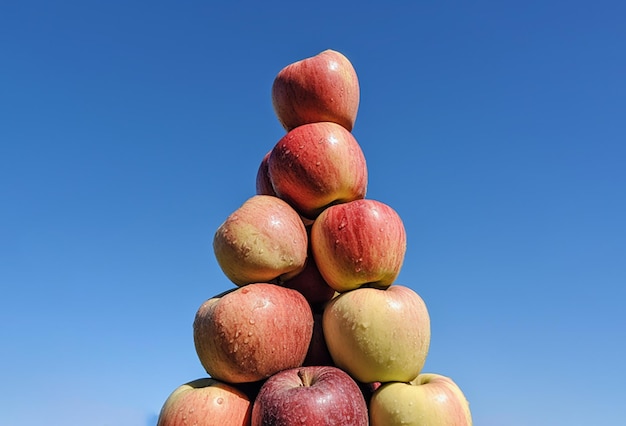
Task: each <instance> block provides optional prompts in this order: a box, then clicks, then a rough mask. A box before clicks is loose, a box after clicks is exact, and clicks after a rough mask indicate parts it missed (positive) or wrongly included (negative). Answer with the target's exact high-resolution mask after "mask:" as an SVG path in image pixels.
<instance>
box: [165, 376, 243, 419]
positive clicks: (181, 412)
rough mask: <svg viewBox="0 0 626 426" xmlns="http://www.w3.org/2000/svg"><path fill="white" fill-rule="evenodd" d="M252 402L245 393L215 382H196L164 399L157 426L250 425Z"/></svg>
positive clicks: (202, 380) (201, 380) (182, 386)
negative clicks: (192, 425)
mask: <svg viewBox="0 0 626 426" xmlns="http://www.w3.org/2000/svg"><path fill="white" fill-rule="evenodd" d="M251 412H252V403H251V402H250V399H248V397H247V396H246V394H245V393H243V392H242V391H240V390H239V389H237V388H235V387H234V386H231V385H229V384H227V383H223V382H220V381H218V380H215V379H210V378H203V379H198V380H194V381H192V382H189V383H185V384H184V385H181V386H179V387H178V388H176V389H175V390H174V391H173V392H172V393H171V394H170V396H169V397H168V398H167V399H166V400H165V403H164V404H163V407H162V408H161V412H160V414H159V420H158V422H157V426H185V425H191V424H194V425H209V424H219V425H224V426H226V425H230V426H237V425H238V426H246V425H249V424H250V414H251Z"/></svg>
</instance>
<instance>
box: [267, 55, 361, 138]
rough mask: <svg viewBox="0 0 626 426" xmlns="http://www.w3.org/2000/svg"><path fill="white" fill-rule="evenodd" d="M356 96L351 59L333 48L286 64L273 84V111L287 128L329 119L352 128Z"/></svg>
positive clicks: (355, 113)
mask: <svg viewBox="0 0 626 426" xmlns="http://www.w3.org/2000/svg"><path fill="white" fill-rule="evenodd" d="M359 98H360V89H359V80H358V77H357V74H356V71H355V70H354V67H353V66H352V63H351V62H350V61H349V60H348V58H346V57H345V56H344V55H343V54H341V53H339V52H337V51H334V50H325V51H323V52H321V53H319V54H318V55H316V56H313V57H310V58H306V59H303V60H301V61H297V62H294V63H292V64H290V65H287V66H286V67H285V68H283V69H282V70H281V71H280V72H279V73H278V75H277V76H276V78H275V79H274V83H273V85H272V105H273V107H274V112H275V113H276V116H277V118H278V121H280V123H281V124H282V126H283V127H284V128H285V129H286V130H287V131H289V130H292V129H294V128H296V127H298V126H301V125H303V124H308V123H316V122H319V121H332V122H334V123H337V124H340V125H341V126H343V127H345V128H346V130H348V131H352V128H353V127H354V122H355V121H356V116H357V112H358V109H359V100H360V99H359Z"/></svg>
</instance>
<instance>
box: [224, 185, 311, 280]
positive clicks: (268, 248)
mask: <svg viewBox="0 0 626 426" xmlns="http://www.w3.org/2000/svg"><path fill="white" fill-rule="evenodd" d="M307 250H308V236H307V232H306V229H305V227H304V223H303V222H302V220H301V219H300V216H299V215H298V213H297V212H296V211H295V210H294V209H293V208H291V207H290V206H289V205H288V204H287V203H286V202H284V201H283V200H281V199H280V198H277V197H273V196H269V195H255V196H253V197H251V198H249V199H248V200H246V202H244V203H243V204H242V205H241V207H239V208H238V209H237V210H236V211H234V212H233V213H232V214H231V215H230V216H229V217H228V218H227V219H226V220H225V221H224V223H222V224H221V225H220V226H219V228H218V229H217V231H216V232H215V236H214V238H213V251H214V253H215V257H216V259H217V262H218V264H219V265H220V267H221V268H222V271H223V272H224V274H225V275H226V276H227V277H228V278H229V279H230V280H231V281H232V282H233V283H235V284H236V285H238V286H242V285H246V284H250V283H257V282H271V281H273V280H277V279H278V280H280V279H288V278H290V277H293V276H295V275H297V274H298V273H299V272H300V271H301V270H302V269H303V268H304V265H305V263H306V258H307Z"/></svg>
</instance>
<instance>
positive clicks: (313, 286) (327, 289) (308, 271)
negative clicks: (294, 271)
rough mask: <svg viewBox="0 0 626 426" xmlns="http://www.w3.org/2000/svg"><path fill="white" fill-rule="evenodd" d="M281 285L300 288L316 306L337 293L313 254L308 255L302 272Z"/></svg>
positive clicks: (313, 305)
mask: <svg viewBox="0 0 626 426" xmlns="http://www.w3.org/2000/svg"><path fill="white" fill-rule="evenodd" d="M281 285H283V286H284V287H287V288H293V289H294V290H298V291H299V292H300V293H302V295H303V296H304V297H305V298H306V300H307V301H308V302H309V303H310V304H311V306H312V307H314V308H317V307H320V306H322V305H323V304H324V303H326V302H328V301H329V300H330V299H332V298H333V296H334V295H335V290H334V289H333V288H332V287H331V286H329V285H328V284H327V283H326V281H324V278H323V277H322V274H320V271H319V269H317V265H316V264H315V259H313V257H312V256H309V257H308V259H307V261H306V265H305V267H304V269H303V270H302V272H300V273H299V274H298V275H296V276H295V277H293V278H291V279H289V280H287V281H284V282H282V283H281Z"/></svg>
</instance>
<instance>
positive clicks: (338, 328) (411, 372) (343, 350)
mask: <svg viewBox="0 0 626 426" xmlns="http://www.w3.org/2000/svg"><path fill="white" fill-rule="evenodd" d="M322 324H323V329H324V338H325V339H326V345H327V346H328V351H329V352H330V355H331V356H332V358H333V361H334V362H335V365H336V366H337V367H339V368H341V369H343V370H345V371H346V372H348V373H349V374H350V375H351V376H352V377H354V378H355V379H356V380H358V381H360V382H363V383H372V382H391V381H399V382H408V381H409V380H412V379H413V378H415V377H416V376H417V375H418V374H419V373H420V371H421V370H422V367H423V366H424V363H425V361H426V355H427V354H428V349H429V346H430V317H429V315H428V310H427V309H426V304H425V303H424V301H423V300H422V298H421V297H420V296H419V295H418V294H417V293H416V292H415V291H413V290H411V289H410V288H408V287H404V286H401V285H397V284H394V285H392V286H391V287H389V288H387V289H386V290H381V289H377V288H366V287H363V288H358V289H356V290H352V291H349V292H346V293H342V294H341V295H340V296H338V297H336V298H334V299H332V300H331V301H330V302H329V303H328V305H327V306H326V308H325V309H324V317H323V321H322Z"/></svg>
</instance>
